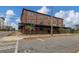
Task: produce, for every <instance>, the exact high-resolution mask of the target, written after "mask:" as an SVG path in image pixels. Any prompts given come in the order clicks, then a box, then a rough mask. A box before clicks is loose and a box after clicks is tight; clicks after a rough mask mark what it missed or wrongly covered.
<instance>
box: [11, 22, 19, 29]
mask: <svg viewBox="0 0 79 59" xmlns="http://www.w3.org/2000/svg"><path fill="white" fill-rule="evenodd" d="M11 26H12V27H13V28H15V29H16V30H18V24H16V23H14V22H12V23H11Z"/></svg>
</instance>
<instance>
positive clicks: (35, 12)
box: [23, 8, 64, 20]
mask: <svg viewBox="0 0 79 59" xmlns="http://www.w3.org/2000/svg"><path fill="white" fill-rule="evenodd" d="M24 10H26V11H30V12H34V13H38V14H41V15H45V16H49V17H51V15H47V14H43V13H39V12H36V11H32V10H29V9H25V8H23V11H24ZM52 17H54V18H57V19H62V18H59V17H55V16H52ZM62 20H64V19H62Z"/></svg>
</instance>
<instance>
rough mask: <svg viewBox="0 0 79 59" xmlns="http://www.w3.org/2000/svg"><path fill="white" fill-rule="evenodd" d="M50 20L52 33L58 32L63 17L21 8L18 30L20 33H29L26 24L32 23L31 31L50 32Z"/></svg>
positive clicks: (61, 25) (61, 26)
mask: <svg viewBox="0 0 79 59" xmlns="http://www.w3.org/2000/svg"><path fill="white" fill-rule="evenodd" d="M51 20H52V27H53V33H60V31H59V28H63V27H64V24H63V19H61V18H58V17H54V16H50V15H46V14H42V13H38V12H35V11H31V10H28V9H23V10H22V14H21V23H19V30H20V31H21V32H22V33H27V34H28V33H29V32H30V30H29V29H28V28H27V26H28V25H33V26H32V27H33V29H32V33H35V34H37V33H38V34H40V33H42V34H46V33H50V32H51Z"/></svg>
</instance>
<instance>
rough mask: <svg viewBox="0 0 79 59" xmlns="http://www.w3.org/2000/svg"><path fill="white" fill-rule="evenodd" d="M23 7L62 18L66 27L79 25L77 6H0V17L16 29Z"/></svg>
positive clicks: (78, 9) (78, 8)
mask: <svg viewBox="0 0 79 59" xmlns="http://www.w3.org/2000/svg"><path fill="white" fill-rule="evenodd" d="M23 8H26V9H29V10H33V11H36V12H40V13H44V14H48V15H51V16H56V17H59V18H63V19H64V24H65V26H66V27H71V28H74V27H75V25H79V6H0V17H4V18H5V25H10V26H13V27H14V28H16V29H18V23H19V22H20V16H21V13H22V9H23Z"/></svg>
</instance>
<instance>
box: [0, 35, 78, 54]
mask: <svg viewBox="0 0 79 59" xmlns="http://www.w3.org/2000/svg"><path fill="white" fill-rule="evenodd" d="M47 36H48V35H47ZM47 36H46V37H45V36H44V37H41V36H40V37H36V38H35V37H34V38H33V37H32V35H31V38H29V39H28V38H23V39H22V40H19V45H18V53H76V52H79V35H77V34H74V35H54V36H53V37H51V36H48V37H47ZM22 37H23V36H22ZM24 37H27V36H24ZM4 43H5V42H4ZM4 43H3V45H0V48H1V49H0V52H1V53H14V50H15V46H16V44H15V43H16V41H13V42H11V41H10V42H6V44H4ZM5 48H6V49H5Z"/></svg>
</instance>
